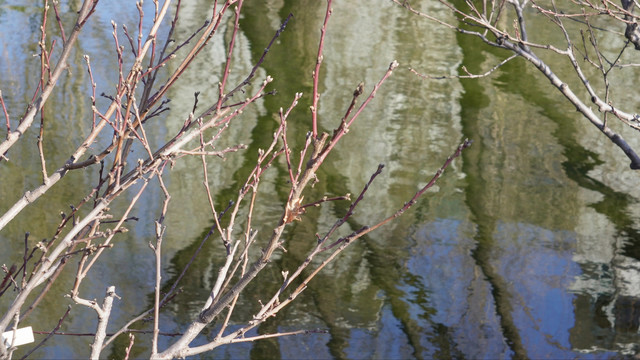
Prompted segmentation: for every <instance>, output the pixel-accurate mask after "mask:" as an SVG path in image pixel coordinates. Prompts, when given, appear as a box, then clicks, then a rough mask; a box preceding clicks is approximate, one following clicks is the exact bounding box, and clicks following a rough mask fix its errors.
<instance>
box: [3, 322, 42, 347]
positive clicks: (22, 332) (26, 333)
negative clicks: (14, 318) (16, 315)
mask: <svg viewBox="0 0 640 360" xmlns="http://www.w3.org/2000/svg"><path fill="white" fill-rule="evenodd" d="M14 335H15V336H16V340H15V342H14V341H13V336H14ZM2 340H3V341H4V344H5V346H11V345H13V346H20V345H24V344H28V343H32V342H33V341H34V340H33V330H32V329H31V326H27V327H24V328H22V329H18V330H16V331H7V332H4V333H2Z"/></svg>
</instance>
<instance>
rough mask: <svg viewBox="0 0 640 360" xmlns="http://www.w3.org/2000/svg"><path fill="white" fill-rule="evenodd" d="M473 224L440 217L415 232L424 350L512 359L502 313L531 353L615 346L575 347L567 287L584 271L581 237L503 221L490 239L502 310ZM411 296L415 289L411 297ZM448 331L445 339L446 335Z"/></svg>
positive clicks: (560, 354) (565, 353)
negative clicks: (476, 255) (579, 258)
mask: <svg viewBox="0 0 640 360" xmlns="http://www.w3.org/2000/svg"><path fill="white" fill-rule="evenodd" d="M472 228H473V227H472V225H471V224H469V223H466V222H463V221H459V220H451V219H441V220H438V221H436V222H433V223H430V224H427V225H426V226H424V227H423V228H422V229H420V230H419V231H418V232H417V233H416V244H415V246H414V247H413V249H412V251H413V255H412V257H411V259H410V260H409V262H408V264H407V267H408V270H409V272H411V273H413V274H415V275H418V276H419V277H420V278H421V279H422V284H417V285H416V284H410V285H409V284H406V285H404V289H403V290H404V291H405V292H406V293H407V294H415V293H416V290H415V289H412V287H414V288H415V287H417V286H424V290H425V291H426V293H427V294H428V295H427V299H426V304H419V303H420V301H417V299H416V298H415V297H413V298H408V299H407V302H408V303H410V304H412V305H411V316H412V317H413V318H414V320H415V321H417V322H419V323H420V325H421V327H422V328H423V329H424V331H425V336H424V341H425V342H424V344H423V346H424V348H425V349H428V350H425V353H424V354H423V356H425V357H434V356H435V357H441V356H439V355H442V354H443V353H442V351H443V349H442V346H443V344H446V346H449V347H450V348H454V349H457V351H459V352H460V353H461V354H464V356H465V357H470V358H511V357H512V356H513V352H512V350H511V349H510V347H509V345H508V344H507V342H506V340H505V337H504V336H503V329H502V328H501V325H500V316H508V317H510V320H511V321H512V322H513V325H514V326H515V328H516V329H517V330H518V332H519V338H520V339H521V341H522V347H523V348H524V349H525V351H526V353H527V356H528V357H530V358H575V357H580V358H600V357H603V358H606V357H609V356H612V355H614V353H611V352H604V351H603V352H599V353H591V354H586V353H584V351H581V349H574V347H573V346H572V344H571V342H570V331H572V330H573V328H574V326H575V325H576V321H575V316H574V310H575V307H574V298H575V296H576V295H575V293H573V292H572V291H571V290H570V288H571V285H572V284H573V283H574V281H575V279H576V277H578V276H580V274H581V269H580V266H579V264H577V263H575V262H574V261H573V260H572V256H573V250H572V249H573V248H574V247H575V242H576V237H575V235H574V234H573V233H572V232H567V231H551V230H548V229H543V228H540V227H537V226H535V225H531V224H511V223H499V224H497V226H496V227H495V233H494V234H493V239H492V241H493V243H492V244H491V248H492V250H491V252H492V264H490V266H491V267H493V268H494V269H495V270H496V272H497V273H498V274H499V276H501V277H502V280H503V281H502V283H503V284H504V287H505V289H502V290H506V293H507V294H508V297H509V303H510V310H509V313H508V314H498V313H497V311H496V306H495V299H494V298H493V295H492V291H491V290H492V289H491V287H492V284H491V283H490V282H489V281H487V278H486V276H485V275H484V274H483V273H482V270H481V269H480V267H479V266H478V264H476V262H475V260H474V259H473V257H472V256H471V251H472V250H473V248H474V247H475V244H474V239H473V230H472ZM408 297H410V296H408ZM443 334H446V336H445V338H446V339H447V341H446V342H443Z"/></svg>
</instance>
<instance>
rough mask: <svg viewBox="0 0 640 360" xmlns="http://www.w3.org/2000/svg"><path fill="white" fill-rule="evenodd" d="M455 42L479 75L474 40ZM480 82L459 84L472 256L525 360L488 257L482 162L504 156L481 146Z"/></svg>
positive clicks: (489, 189)
mask: <svg viewBox="0 0 640 360" xmlns="http://www.w3.org/2000/svg"><path fill="white" fill-rule="evenodd" d="M461 6H464V5H461ZM457 39H458V45H459V46H460V48H461V50H462V53H463V56H462V64H464V66H465V67H466V68H467V69H468V70H469V71H470V72H472V73H482V72H483V71H482V70H481V69H482V67H481V66H480V65H481V64H482V63H483V61H484V60H485V56H484V55H483V51H482V50H481V49H479V47H478V41H477V39H475V38H473V37H471V36H467V35H462V34H457ZM484 81H486V79H479V80H478V79H465V80H463V81H462V82H461V84H462V87H463V89H464V92H463V94H462V96H461V98H460V104H461V113H460V118H461V123H462V132H463V134H464V137H466V138H469V139H473V140H474V143H473V146H472V148H470V149H469V151H465V152H464V153H463V159H464V162H463V171H464V173H465V174H466V175H467V186H466V188H465V195H466V202H467V205H468V206H469V211H470V212H471V214H472V219H473V221H474V223H475V224H476V226H477V232H476V235H475V237H474V239H475V241H476V244H477V246H476V248H475V249H474V250H473V252H472V257H473V259H474V260H475V261H476V264H477V265H478V267H479V268H480V270H481V271H482V273H483V275H484V276H485V277H486V279H487V281H488V282H489V284H490V286H491V294H492V296H493V299H494V302H495V306H496V311H497V313H498V316H499V318H500V327H501V329H502V332H503V336H504V338H505V341H506V342H507V344H508V345H509V348H510V349H511V350H512V351H513V352H514V357H515V358H518V359H526V358H528V356H527V352H526V350H525V348H524V346H523V344H522V339H521V335H520V332H519V331H518V327H517V326H516V324H515V323H514V319H513V317H512V302H511V299H512V298H511V295H510V293H509V290H508V286H507V285H508V284H507V283H506V281H505V279H504V278H503V276H502V274H500V273H499V272H497V271H496V270H495V269H496V268H495V267H494V261H495V260H494V259H493V258H492V253H493V250H494V245H495V243H494V239H493V236H494V233H495V230H496V221H497V220H498V219H497V218H496V216H495V215H494V211H495V209H494V208H492V207H491V206H490V205H491V204H492V203H493V202H492V201H491V199H490V198H491V194H492V193H494V192H495V191H498V190H497V189H496V186H499V185H497V184H495V183H491V182H490V181H488V180H487V179H486V178H485V171H486V166H485V163H486V162H487V161H489V160H488V159H490V158H494V160H493V161H498V162H503V161H504V160H503V158H504V156H505V154H498V153H495V152H491V151H492V149H490V148H488V147H485V145H484V143H483V141H484V139H483V135H482V134H484V133H486V131H487V130H486V128H485V124H486V121H483V120H482V119H480V117H481V114H480V110H481V109H482V108H484V107H486V106H488V104H489V103H490V101H491V99H490V98H489V97H488V96H487V95H486V94H485V92H484V89H483V86H484V85H483V82H484ZM495 158H497V159H495Z"/></svg>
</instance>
